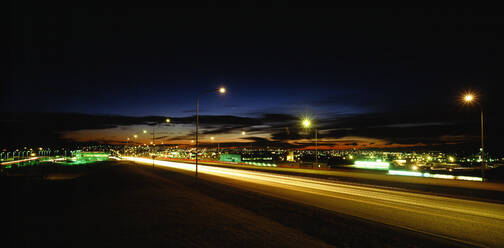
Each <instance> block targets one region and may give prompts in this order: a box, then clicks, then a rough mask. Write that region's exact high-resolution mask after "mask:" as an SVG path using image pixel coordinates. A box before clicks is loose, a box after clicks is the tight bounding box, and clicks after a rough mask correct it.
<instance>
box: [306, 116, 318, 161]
mask: <svg viewBox="0 0 504 248" xmlns="http://www.w3.org/2000/svg"><path fill="white" fill-rule="evenodd" d="M303 126H304V127H305V128H310V127H311V121H310V120H309V119H308V118H306V119H304V120H303ZM313 129H314V130H315V164H317V165H318V141H317V136H318V131H317V128H316V127H314V128H313ZM312 168H313V165H312Z"/></svg>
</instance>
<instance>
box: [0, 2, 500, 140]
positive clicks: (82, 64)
mask: <svg viewBox="0 0 504 248" xmlns="http://www.w3.org/2000/svg"><path fill="white" fill-rule="evenodd" d="M219 3H220V2H213V1H211V2H209V3H208V4H207V3H206V2H205V1H203V2H201V6H200V7H202V8H153V9H134V8H126V7H124V8H118V7H117V6H114V8H107V7H106V6H99V7H96V6H93V7H85V6H62V5H57V6H48V5H42V6H33V5H25V4H21V2H17V3H14V4H13V6H12V8H11V18H10V21H11V22H10V28H11V29H10V32H11V35H10V44H11V47H10V55H11V56H10V59H11V60H10V70H9V73H8V74H7V78H5V75H4V80H2V81H4V83H3V84H2V111H3V112H9V114H7V115H4V117H3V119H4V120H3V123H8V124H7V125H6V126H7V127H8V128H14V129H16V131H20V132H25V133H29V132H32V131H28V129H30V128H29V127H30V126H31V124H29V123H25V122H26V121H28V120H25V118H23V117H20V116H23V114H24V115H25V116H26V113H32V114H35V115H37V116H39V117H40V122H41V124H40V125H41V126H43V127H44V128H41V127H35V129H36V130H38V131H37V133H38V134H33V135H31V137H38V138H39V140H40V139H41V138H42V136H40V133H42V132H45V133H48V134H50V135H49V136H50V137H53V138H52V139H50V137H47V135H44V137H43V138H44V139H49V140H51V142H52V140H61V139H70V140H77V141H90V140H96V141H100V140H101V141H103V142H121V141H123V140H124V139H125V138H124V137H129V136H131V135H132V133H136V132H138V130H139V129H142V128H143V127H142V125H144V124H145V123H146V122H145V121H146V119H145V118H143V117H145V116H170V117H173V118H179V121H180V122H179V123H176V122H174V124H173V125H172V126H171V127H170V128H168V127H163V129H165V128H167V130H168V129H169V130H172V131H173V132H172V131H165V132H166V133H168V134H167V135H165V136H166V137H164V138H163V139H165V141H166V142H170V141H169V140H172V141H173V142H182V141H184V142H188V141H189V140H190V137H191V135H190V132H191V131H192V129H193V125H192V118H189V117H191V116H193V115H194V114H195V113H194V111H195V98H196V95H197V94H198V93H199V92H201V91H205V90H209V89H214V88H217V87H219V86H221V85H223V86H226V87H227V89H228V94H226V95H224V96H220V95H218V94H206V95H204V96H202V98H201V114H202V115H206V116H211V117H208V119H207V123H205V122H203V127H204V129H203V132H209V135H210V134H214V135H217V136H219V135H220V136H219V138H220V139H221V140H222V142H241V141H244V142H250V141H264V140H266V141H270V142H286V143H291V144H292V143H296V144H300V143H303V142H308V140H306V138H307V137H309V136H308V135H307V134H306V133H304V131H303V130H302V129H301V128H300V127H299V125H298V123H299V121H298V120H299V118H301V117H303V116H309V117H310V118H312V119H313V120H314V122H315V123H316V125H317V127H318V128H319V130H320V132H321V133H320V136H322V137H325V138H326V143H327V144H328V145H345V144H353V143H358V144H367V145H369V146H373V145H375V146H380V145H382V146H387V145H388V146H393V145H416V144H427V145H439V144H444V145H445V144H447V143H449V144H451V143H454V144H462V143H464V144H474V145H475V146H476V147H477V138H478V131H479V126H478V125H479V122H478V121H479V119H478V118H479V114H478V109H477V107H475V106H474V107H469V106H463V105H461V104H460V101H459V98H460V95H461V94H462V93H463V92H464V91H467V90H474V91H477V92H478V93H479V95H480V97H479V99H480V100H481V101H482V103H483V105H484V106H485V109H486V110H487V118H488V126H487V129H488V132H489V134H492V136H490V135H489V137H490V138H489V142H493V143H494V144H497V143H498V142H499V141H500V138H502V135H501V136H499V134H498V128H499V127H500V125H501V124H504V122H503V120H502V117H501V114H500V108H501V107H500V105H502V104H500V101H499V100H500V99H499V95H500V91H499V83H500V82H504V81H503V79H504V76H503V74H502V68H504V67H503V65H504V63H503V58H504V57H503V55H504V48H503V45H502V44H504V43H503V41H504V32H503V31H504V30H503V27H504V26H503V24H504V18H503V17H502V16H501V13H499V12H498V11H493V10H491V9H475V10H471V9H370V10H367V9H332V8H324V9H315V8H310V9H304V8H299V7H302V5H301V4H299V3H298V2H296V1H290V2H283V4H279V5H275V4H273V5H272V7H271V8H269V7H268V5H269V4H268V1H258V2H254V1H250V2H246V3H247V4H244V3H243V2H242V3H240V2H236V3H235V4H236V5H237V8H233V6H230V5H225V4H224V7H231V8H221V7H222V6H221V5H219ZM205 5H209V7H208V8H205ZM245 5H246V7H252V8H245V7H244V6H245ZM264 6H266V8H262V7H264ZM172 7H173V6H172ZM175 7H176V6H175ZM182 7H184V6H182ZM43 113H51V114H43ZM58 113H59V114H58ZM64 113H75V114H73V115H71V116H72V118H67V119H64V118H63V116H66V117H68V114H64ZM78 114H86V116H95V118H87V117H86V118H85V117H83V116H82V115H78ZM48 115H49V116H52V117H47V116H48ZM58 115H59V116H58ZM279 115H280V116H282V117H281V118H278V120H273V121H272V120H271V119H270V117H271V116H279ZM5 116H6V117H5ZM76 116H77V117H76ZM118 116H121V118H125V117H131V118H132V119H134V120H135V121H129V122H121V121H119V120H124V119H121V118H120V117H118ZM220 116H228V117H232V118H231V119H229V118H221V117H220ZM51 118H53V119H51ZM61 118H63V119H64V120H67V121H66V122H65V124H64V125H60V124H57V125H55V122H57V121H56V120H60V119H61ZM74 119H75V121H78V122H80V124H79V125H76V124H75V123H73V122H71V121H70V120H74ZM90 119H91V120H92V121H91V120H90ZM112 119H113V121H112ZM210 119H212V120H210ZM213 119H215V120H213ZM174 120H177V119H174ZM219 120H222V121H221V122H219ZM13 123H17V124H19V123H23V125H17V124H13ZM86 125H87V126H86ZM20 126H23V128H20ZM55 126H58V128H56V127H55ZM76 126H79V128H75V127H76ZM41 129H43V131H42V130H41ZM174 130H176V131H174ZM239 130H246V131H250V136H247V137H245V138H244V137H240V136H236V132H238V131H239ZM83 137H86V138H83ZM177 137H178V138H177ZM205 137H206V136H203V138H205ZM31 139H32V138H28V137H27V138H26V140H25V141H23V142H31ZM9 142H17V141H14V140H13V138H12V137H10V138H9ZM371 143H373V144H371ZM377 144H380V145H377Z"/></svg>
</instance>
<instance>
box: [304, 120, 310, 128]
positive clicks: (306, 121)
mask: <svg viewBox="0 0 504 248" xmlns="http://www.w3.org/2000/svg"><path fill="white" fill-rule="evenodd" d="M310 125H311V121H310V120H308V119H304V120H303V126H304V127H306V128H309V127H310Z"/></svg>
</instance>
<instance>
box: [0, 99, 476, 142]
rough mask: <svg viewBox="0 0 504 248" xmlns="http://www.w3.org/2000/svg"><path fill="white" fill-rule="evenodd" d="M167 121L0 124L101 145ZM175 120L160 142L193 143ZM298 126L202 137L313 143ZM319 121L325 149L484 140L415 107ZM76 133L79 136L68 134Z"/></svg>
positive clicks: (218, 129) (15, 136) (32, 137)
mask: <svg viewBox="0 0 504 248" xmlns="http://www.w3.org/2000/svg"><path fill="white" fill-rule="evenodd" d="M165 118H166V117H164V116H145V117H130V116H114V115H89V114H77V113H3V114H2V117H1V119H0V123H1V125H2V130H5V131H4V135H3V136H4V137H5V138H3V139H2V141H3V143H4V145H17V146H25V145H31V144H33V145H36V144H62V143H68V142H72V140H69V139H68V138H69V137H84V138H85V139H84V138H82V139H79V140H89V139H93V137H94V140H95V141H99V142H118V143H120V142H122V141H120V139H121V138H120V137H122V136H120V135H122V134H121V133H116V134H115V136H114V135H111V134H109V133H108V132H107V131H106V130H111V129H114V130H119V131H121V132H123V133H128V132H129V128H131V127H135V125H149V124H150V125H152V124H153V123H163V125H164V121H165ZM473 119H476V118H473ZM171 120H172V122H171V123H170V124H169V125H170V126H173V127H176V128H175V129H171V130H172V131H170V132H169V133H166V132H164V133H163V132H159V133H158V134H159V135H161V134H162V135H163V136H161V137H159V136H158V137H155V139H156V140H164V141H173V142H181V143H183V142H187V141H188V140H192V139H194V121H195V118H194V116H187V117H173V118H171ZM299 122H300V119H299V117H297V116H294V115H288V114H278V113H265V114H262V115H259V116H256V117H241V116H230V115H225V116H212V115H203V116H200V134H201V135H202V137H204V136H205V135H216V138H218V139H221V140H222V142H228V141H230V140H233V142H235V141H236V142H253V143H261V144H266V143H271V144H286V145H287V144H290V145H310V144H312V143H313V138H314V129H309V130H307V129H305V128H303V127H301V125H300V123H299ZM314 123H315V124H316V125H315V126H316V128H317V130H318V138H319V142H320V144H323V145H326V146H339V147H349V146H359V147H364V146H365V147H380V146H382V147H391V146H398V147H399V146H405V147H406V146H415V145H419V144H423V145H439V144H461V143H467V142H473V143H474V141H475V140H476V139H477V138H478V137H479V133H478V131H479V128H478V124H479V123H478V121H477V120H474V121H468V120H467V118H466V116H465V115H464V114H461V112H460V111H458V112H457V111H453V110H446V111H440V110H438V109H436V108H432V109H430V110H428V111H427V110H424V109H421V108H414V107H410V108H405V109H399V110H396V111H392V112H382V113H365V114H353V115H348V114H347V115H334V116H327V118H319V119H317V120H314ZM91 130H95V131H96V132H91ZM100 130H101V131H100ZM241 130H243V131H246V132H247V136H246V137H242V136H241ZM71 133H75V134H77V133H78V135H74V136H72V135H68V134H71ZM64 134H66V135H64ZM93 135H94V136H93ZM107 135H108V136H107ZM249 135H250V136H249ZM219 136H221V137H219ZM352 137H353V138H352ZM356 137H358V138H356ZM226 140H227V141H226Z"/></svg>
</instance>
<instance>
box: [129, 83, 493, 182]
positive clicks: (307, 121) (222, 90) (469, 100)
mask: <svg viewBox="0 0 504 248" xmlns="http://www.w3.org/2000/svg"><path fill="white" fill-rule="evenodd" d="M214 92H218V93H220V94H224V93H226V88H224V87H221V88H219V89H215V90H210V91H203V92H200V94H199V95H198V96H197V97H196V132H195V141H196V147H195V148H196V149H195V150H196V163H195V164H196V166H195V178H196V179H197V178H198V153H199V99H200V96H202V95H203V94H206V93H214ZM463 100H464V101H465V102H466V103H473V102H475V103H477V104H478V105H479V106H480V110H481V115H480V116H481V174H482V178H484V175H485V157H484V152H485V147H484V132H483V106H482V105H481V103H480V102H479V101H478V100H477V98H476V97H475V95H474V94H472V93H468V94H466V95H465V96H464V97H463ZM165 122H166V123H170V122H171V120H170V119H169V118H166V120H165ZM158 125H159V124H158ZM302 125H303V126H304V127H305V128H310V127H312V122H311V120H310V119H308V118H305V119H304V120H302ZM313 129H314V132H315V163H316V164H318V130H317V127H313ZM143 133H147V130H143ZM245 134H246V132H245V131H242V135H245ZM154 135H155V126H153V127H152V142H151V143H152V145H154ZM133 137H134V138H135V139H136V138H138V135H137V134H135V135H133ZM210 139H211V140H212V141H213V140H214V139H215V138H214V137H211V138H210ZM129 140H130V138H128V142H129ZM152 159H153V165H154V157H153V158H152Z"/></svg>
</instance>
